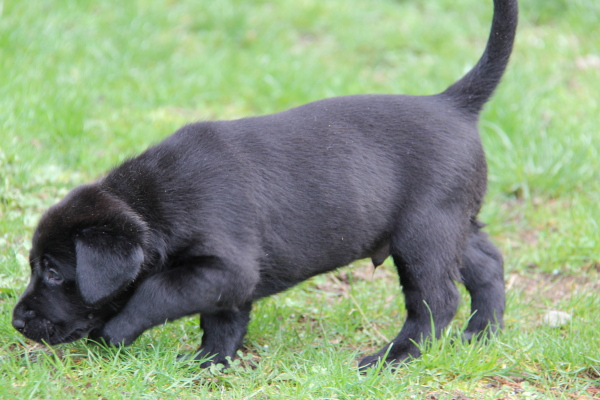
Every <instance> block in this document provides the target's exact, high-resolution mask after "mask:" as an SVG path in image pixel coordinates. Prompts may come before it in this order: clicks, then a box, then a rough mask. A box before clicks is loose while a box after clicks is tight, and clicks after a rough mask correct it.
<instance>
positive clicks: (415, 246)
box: [360, 212, 465, 369]
mask: <svg viewBox="0 0 600 400" xmlns="http://www.w3.org/2000/svg"><path fill="white" fill-rule="evenodd" d="M460 218H461V217H460V215H457V216H455V217H453V216H452V215H443V214H440V213H439V212H436V213H432V214H430V215H427V216H423V215H422V214H421V216H420V218H419V220H418V221H416V223H414V224H406V223H404V224H403V227H402V230H401V231H399V232H397V233H396V235H395V237H393V238H392V242H391V248H390V250H391V253H392V256H393V258H394V263H395V264H396V268H397V269H398V273H399V276H400V283H401V285H402V290H403V292H404V296H405V301H406V310H407V318H406V322H405V323H404V326H403V327H402V330H401V331H400V333H399V334H398V336H397V337H396V338H395V339H394V340H392V342H391V343H389V344H388V345H387V346H385V347H384V348H383V349H382V350H380V351H379V352H378V353H376V354H374V355H371V356H367V357H365V358H364V359H363V360H362V361H361V362H360V368H361V369H364V368H366V367H369V366H372V365H374V364H376V363H377V362H379V361H381V360H384V358H385V360H384V361H385V363H386V364H392V365H393V364H398V363H400V362H403V361H405V360H407V359H409V358H411V357H418V356H419V355H420V351H419V349H418V347H417V345H416V344H415V343H422V342H423V341H424V340H426V339H427V338H429V337H431V336H432V333H434V334H435V336H436V337H437V336H439V335H440V333H441V331H442V330H443V329H444V328H445V327H446V326H447V325H448V324H449V323H450V321H451V320H452V318H453V317H454V315H455V313H456V309H457V307H458V303H459V293H458V290H457V288H456V285H455V283H454V281H456V280H458V279H459V270H458V269H459V260H460V259H461V254H460V251H461V249H462V248H463V247H464V243H462V242H463V241H464V238H465V234H464V233H463V232H464V231H465V229H463V228H462V226H465V223H464V222H463V221H461V220H460ZM411 227H416V229H415V228H413V229H411ZM432 322H433V324H434V326H433V327H432ZM390 346H391V347H390ZM386 353H387V356H386Z"/></svg>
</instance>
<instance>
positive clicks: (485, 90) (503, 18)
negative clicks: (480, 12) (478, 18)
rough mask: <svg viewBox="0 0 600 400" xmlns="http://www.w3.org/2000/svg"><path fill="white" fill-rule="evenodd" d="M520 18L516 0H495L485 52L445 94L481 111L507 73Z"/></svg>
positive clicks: (461, 105) (470, 111) (467, 108)
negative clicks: (505, 71) (503, 75)
mask: <svg viewBox="0 0 600 400" xmlns="http://www.w3.org/2000/svg"><path fill="white" fill-rule="evenodd" d="M517 20H518V5H517V0H494V19H493V21H492V29H491V32H490V36H489V38H488V42H487V45H486V47H485V51H484V52H483V55H482V56H481V58H480V59H479V61H478V62H477V64H476V65H475V67H473V69H472V70H471V71H469V72H468V73H467V74H466V75H465V76H464V77H463V78H462V79H460V80H459V81H457V82H456V83H454V84H453V85H452V86H450V87H449V88H448V89H446V91H444V92H443V93H442V95H447V96H451V97H452V98H453V99H454V100H455V102H457V103H458V104H459V105H460V107H461V108H463V109H464V110H466V111H467V112H469V113H471V114H475V115H477V114H479V112H480V111H481V109H482V108H483V105H484V104H485V103H486V102H487V101H488V100H489V98H490V97H491V96H492V94H493V93H494V90H495V89H496V86H498V83H500V79H501V78H502V74H504V70H505V69H506V65H507V64H508V59H509V57H510V53H511V52H512V47H513V42H514V39H515V32H516V29H517Z"/></svg>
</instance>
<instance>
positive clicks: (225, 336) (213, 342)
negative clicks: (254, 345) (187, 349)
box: [194, 302, 252, 368]
mask: <svg viewBox="0 0 600 400" xmlns="http://www.w3.org/2000/svg"><path fill="white" fill-rule="evenodd" d="M251 310H252V303H250V302H248V303H247V304H245V305H244V306H243V307H240V308H239V309H237V310H234V311H222V312H219V313H216V314H203V315H201V316H200V328H202V330H203V332H204V333H203V336H202V346H200V348H199V349H198V351H197V352H196V354H195V355H194V358H195V359H196V360H204V359H207V358H209V357H210V359H209V360H206V361H204V362H203V363H202V364H200V366H201V367H202V368H206V367H209V366H210V365H211V364H223V365H224V366H225V367H227V366H228V365H229V362H228V360H227V357H231V358H233V357H235V353H236V351H237V350H238V349H239V348H240V347H242V342H243V340H244V336H245V335H246V330H247V328H248V322H250V311H251Z"/></svg>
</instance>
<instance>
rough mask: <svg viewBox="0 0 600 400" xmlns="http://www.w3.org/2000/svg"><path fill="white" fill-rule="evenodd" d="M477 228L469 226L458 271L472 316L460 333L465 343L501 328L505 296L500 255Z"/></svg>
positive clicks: (476, 225) (475, 225) (478, 226)
mask: <svg viewBox="0 0 600 400" xmlns="http://www.w3.org/2000/svg"><path fill="white" fill-rule="evenodd" d="M479 228H480V225H478V224H476V223H472V224H471V234H470V235H469V238H468V242H467V247H466V249H465V252H464V254H463V268H462V269H461V271H460V273H461V277H462V281H463V283H464V284H465V286H466V288H467V290H468V291H469V294H470V295H471V313H472V314H473V316H472V317H471V319H470V321H469V325H468V326H467V329H466V330H465V333H464V337H465V339H467V340H470V339H471V338H472V337H474V336H477V335H478V334H480V333H481V332H483V331H484V330H485V329H486V328H488V327H489V329H490V333H493V332H496V331H497V330H499V329H500V328H502V327H503V315H504V307H505V294H504V265H503V262H502V255H501V254H500V251H499V250H498V249H497V248H496V246H494V245H493V244H492V243H491V242H490V241H489V239H488V237H487V235H486V234H485V233H484V232H481V231H480V230H479Z"/></svg>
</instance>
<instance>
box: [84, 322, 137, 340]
mask: <svg viewBox="0 0 600 400" xmlns="http://www.w3.org/2000/svg"><path fill="white" fill-rule="evenodd" d="M127 328H128V327H127V326H119V325H118V324H116V323H113V322H112V321H108V322H107V323H106V324H105V325H104V326H103V327H101V328H99V329H94V330H93V331H91V332H90V333H89V335H88V338H89V339H91V340H93V341H95V342H99V343H102V342H104V343H106V344H108V345H111V346H129V345H130V344H131V343H133V341H134V340H135V339H137V337H138V336H139V333H138V334H135V333H127Z"/></svg>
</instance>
